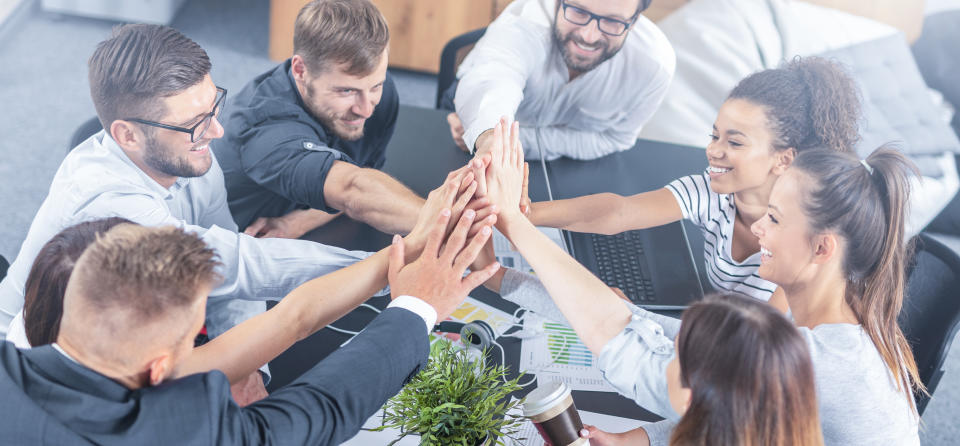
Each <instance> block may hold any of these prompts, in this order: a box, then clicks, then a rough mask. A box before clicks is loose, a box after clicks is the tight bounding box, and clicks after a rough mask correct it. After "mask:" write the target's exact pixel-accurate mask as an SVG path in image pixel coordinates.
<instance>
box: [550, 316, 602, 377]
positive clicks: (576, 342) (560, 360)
mask: <svg viewBox="0 0 960 446" xmlns="http://www.w3.org/2000/svg"><path fill="white" fill-rule="evenodd" d="M543 329H544V332H545V333H546V335H547V349H548V350H549V351H550V357H551V360H552V361H553V362H554V363H555V364H562V365H572V366H578V367H590V366H592V365H593V353H590V349H588V348H587V346H586V345H583V343H582V342H580V338H578V337H577V333H576V332H575V331H573V329H572V328H570V327H567V326H566V325H562V324H556V323H552V322H545V323H544V324H543Z"/></svg>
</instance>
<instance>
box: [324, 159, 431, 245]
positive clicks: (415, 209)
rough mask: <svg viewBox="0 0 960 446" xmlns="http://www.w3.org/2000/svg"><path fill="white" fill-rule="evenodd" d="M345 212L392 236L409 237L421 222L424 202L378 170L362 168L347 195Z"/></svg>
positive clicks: (344, 202)
mask: <svg viewBox="0 0 960 446" xmlns="http://www.w3.org/2000/svg"><path fill="white" fill-rule="evenodd" d="M344 195H345V197H344V198H345V199H344V200H343V205H342V207H341V209H343V210H344V212H346V214H347V215H348V216H349V217H350V218H352V219H354V220H359V221H362V222H364V223H367V224H369V225H370V226H373V227H374V228H377V229H378V230H379V231H381V232H385V233H388V234H397V233H399V234H407V233H409V232H410V231H411V230H412V229H413V226H414V224H416V222H417V215H418V214H419V212H420V208H421V207H423V203H424V200H423V198H420V197H419V196H417V194H415V193H414V192H413V191H411V190H410V189H408V188H407V187H406V186H404V185H403V184H401V183H400V182H399V181H397V180H395V179H394V178H393V177H391V176H389V175H387V174H385V173H383V172H380V171H378V170H375V169H360V170H359V171H358V172H356V174H355V175H354V177H353V178H352V179H351V181H350V183H349V184H348V186H347V189H346V191H345V193H344Z"/></svg>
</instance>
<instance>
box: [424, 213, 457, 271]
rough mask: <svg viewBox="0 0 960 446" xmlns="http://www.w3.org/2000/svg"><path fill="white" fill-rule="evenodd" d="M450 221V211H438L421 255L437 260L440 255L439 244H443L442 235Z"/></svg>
mask: <svg viewBox="0 0 960 446" xmlns="http://www.w3.org/2000/svg"><path fill="white" fill-rule="evenodd" d="M448 221H450V209H449V208H447V209H444V210H442V211H440V214H439V215H437V218H436V219H435V220H434V224H433V227H431V228H430V233H429V235H428V236H427V243H426V245H424V247H423V254H422V255H429V256H431V257H429V258H434V259H435V258H437V256H438V255H439V253H440V244H441V243H443V239H444V237H443V236H444V234H445V233H446V232H447V222H448Z"/></svg>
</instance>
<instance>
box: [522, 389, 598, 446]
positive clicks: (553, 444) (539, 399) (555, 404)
mask: <svg viewBox="0 0 960 446" xmlns="http://www.w3.org/2000/svg"><path fill="white" fill-rule="evenodd" d="M523 416H525V417H527V418H529V419H530V421H532V422H533V425H534V426H536V427H537V431H538V432H540V436H541V437H543V439H544V440H545V441H546V442H547V444H548V445H550V446H573V445H576V446H581V445H584V446H585V445H589V444H590V442H589V441H588V440H587V439H586V438H581V437H580V430H581V429H583V422H582V421H580V414H579V413H578V412H577V407H576V406H574V404H573V397H572V396H571V395H570V388H569V387H567V385H566V384H564V383H563V382H560V381H552V382H546V383H543V384H540V385H538V386H537V388H536V389H533V391H532V392H530V394H529V395H527V398H526V400H525V401H524V403H523Z"/></svg>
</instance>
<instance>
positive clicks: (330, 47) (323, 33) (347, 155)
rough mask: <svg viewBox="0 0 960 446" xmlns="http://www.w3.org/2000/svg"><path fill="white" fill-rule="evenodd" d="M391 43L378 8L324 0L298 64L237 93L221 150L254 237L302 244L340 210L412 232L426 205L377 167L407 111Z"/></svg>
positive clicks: (235, 208) (300, 36)
mask: <svg viewBox="0 0 960 446" xmlns="http://www.w3.org/2000/svg"><path fill="white" fill-rule="evenodd" d="M389 41H390V33H389V30H388V28H387V22H386V20H385V19H384V17H383V15H382V14H381V13H380V11H379V10H378V9H377V7H376V6H374V5H373V4H372V3H371V2H370V1H368V0H315V1H313V2H310V3H308V4H307V5H306V6H304V7H303V9H301V10H300V13H299V14H298V15H297V20H296V24H295V26H294V37H293V47H294V48H293V52H294V55H293V57H292V58H290V59H288V60H287V61H285V62H283V63H281V64H280V65H278V66H277V67H275V68H273V69H271V70H270V71H267V72H266V73H263V74H261V75H259V76H257V77H256V78H255V79H253V80H252V81H251V82H250V83H248V84H247V85H246V86H245V87H244V88H243V89H242V90H241V91H240V92H239V93H237V95H236V97H235V99H234V100H233V101H232V102H231V104H230V107H229V108H228V111H227V117H226V119H225V120H224V127H225V129H226V135H225V136H224V138H223V139H221V140H219V141H216V142H214V143H213V150H214V153H215V154H216V155H217V159H218V160H219V162H220V165H221V166H222V168H223V173H224V178H225V180H226V184H227V199H228V202H229V204H230V210H231V212H232V213H233V217H234V219H235V220H236V222H237V225H238V226H239V227H240V228H246V230H245V232H246V233H247V234H249V235H252V236H255V237H288V238H297V237H300V236H301V235H303V234H304V233H306V232H308V231H310V230H312V229H314V228H316V227H318V226H321V225H323V224H325V223H327V222H328V221H330V220H332V219H333V218H335V217H336V216H337V215H339V214H340V213H341V212H343V213H346V214H347V216H349V217H350V218H353V219H355V220H359V221H362V222H365V223H367V224H369V225H371V226H373V227H375V228H377V229H379V230H381V231H383V232H386V233H407V232H409V231H410V230H411V228H412V227H413V225H414V223H415V222H416V218H417V215H418V213H419V211H420V207H421V206H422V205H423V199H421V198H420V197H418V196H417V195H416V194H414V193H413V192H412V191H410V190H409V189H407V188H406V187H405V186H403V185H402V184H401V183H399V182H398V181H396V180H395V179H393V178H392V177H390V176H389V175H387V174H385V173H383V172H381V171H379V170H378V169H380V168H381V167H382V166H383V164H384V161H385V151H386V147H387V143H388V142H389V141H390V137H391V136H392V135H393V129H394V126H395V124H396V122H397V110H398V108H399V100H398V97H397V90H396V87H395V86H394V83H393V80H392V79H391V78H390V76H388V75H387V46H388V44H389Z"/></svg>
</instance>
